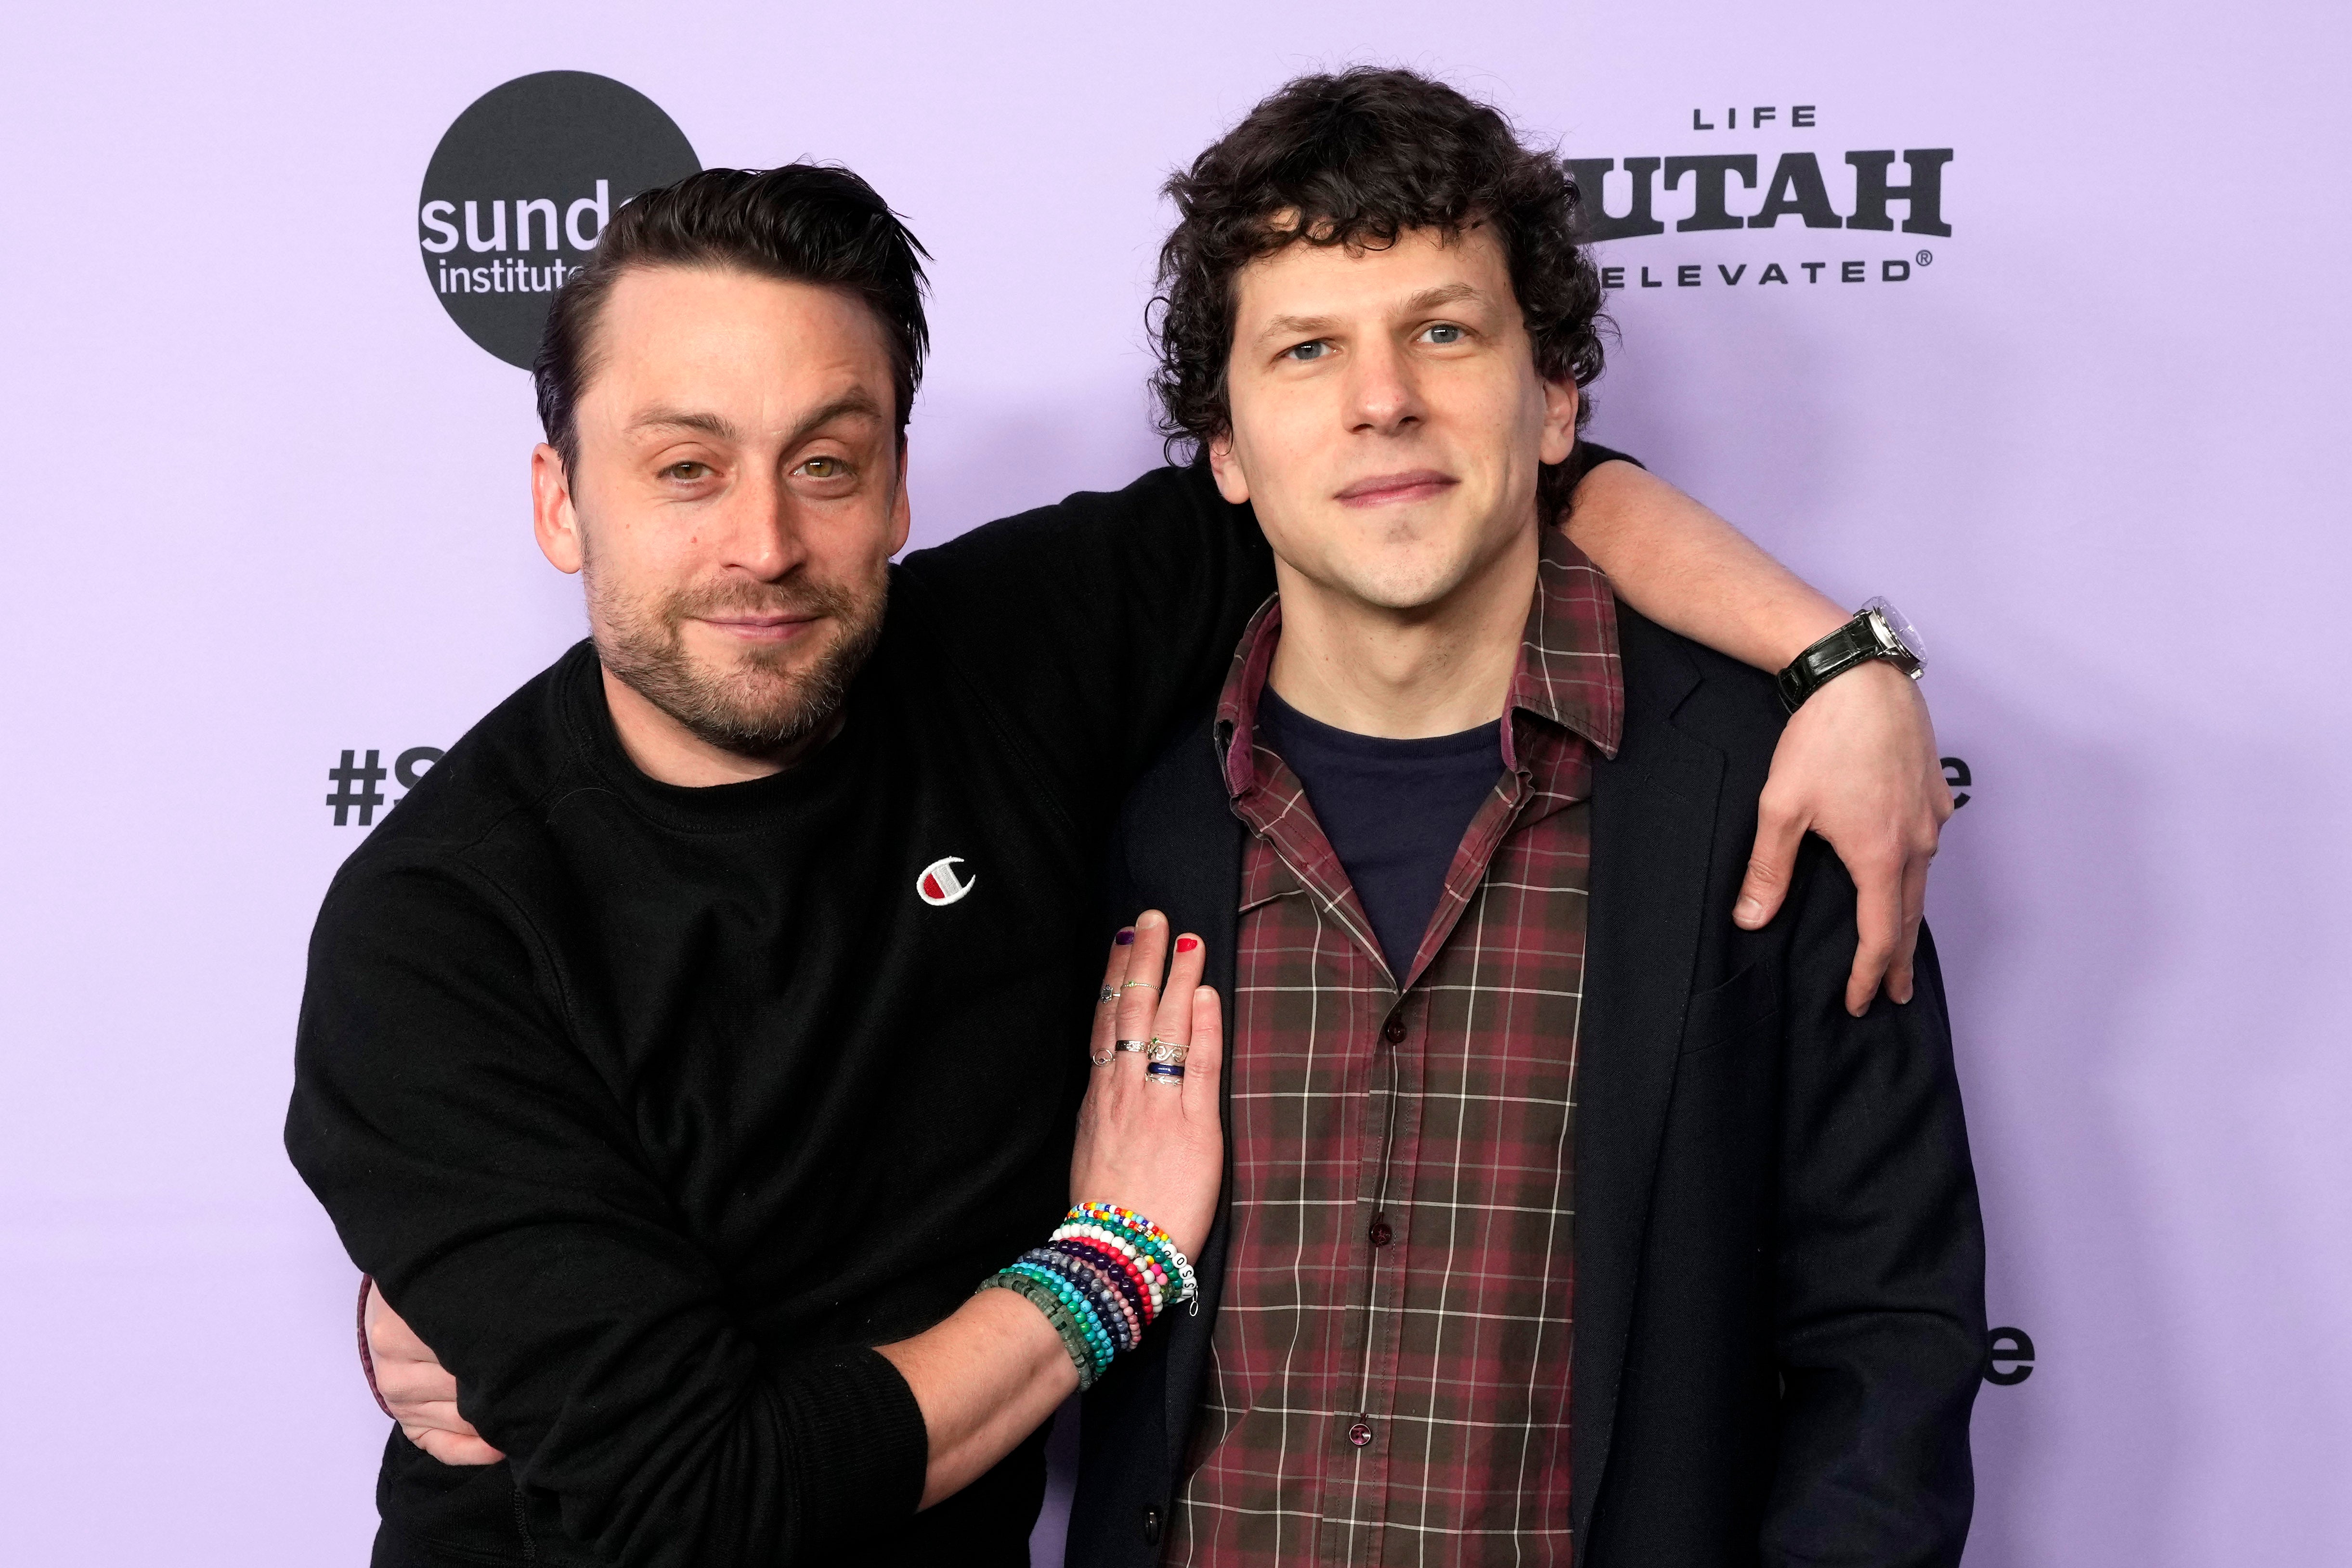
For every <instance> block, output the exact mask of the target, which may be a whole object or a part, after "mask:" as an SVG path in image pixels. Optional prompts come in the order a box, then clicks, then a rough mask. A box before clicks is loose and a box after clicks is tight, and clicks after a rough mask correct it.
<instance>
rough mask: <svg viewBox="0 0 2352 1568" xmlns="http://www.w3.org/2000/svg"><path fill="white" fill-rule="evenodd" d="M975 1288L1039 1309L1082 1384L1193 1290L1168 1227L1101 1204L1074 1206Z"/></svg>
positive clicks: (1196, 1287) (1194, 1294) (1187, 1265)
mask: <svg viewBox="0 0 2352 1568" xmlns="http://www.w3.org/2000/svg"><path fill="white" fill-rule="evenodd" d="M1180 1281H1181V1288H1179V1283H1180ZM980 1288H981V1289H982V1290H983V1291H986V1290H990V1289H996V1290H1005V1291H1013V1292H1014V1293H1015V1294H1016V1295H1019V1296H1021V1297H1022V1298H1023V1299H1024V1300H1025V1301H1029V1302H1030V1303H1032V1304H1033V1305H1034V1306H1035V1307H1036V1308H1037V1310H1038V1311H1039V1312H1044V1313H1045V1320H1046V1322H1050V1323H1051V1324H1053V1326H1054V1332H1055V1334H1057V1335H1059V1336H1060V1338H1061V1341H1062V1348H1063V1349H1065V1350H1066V1351H1067V1352H1069V1355H1070V1360H1071V1361H1072V1362H1073V1363H1074V1364H1076V1367H1077V1369H1078V1386H1079V1387H1080V1388H1082V1389H1083V1388H1091V1387H1093V1386H1094V1385H1095V1381H1096V1380H1097V1378H1099V1377H1101V1376H1102V1375H1103V1373H1104V1371H1105V1370H1107V1369H1108V1367H1109V1365H1110V1364H1111V1360H1112V1358H1113V1357H1114V1356H1116V1355H1118V1354H1119V1353H1120V1352H1122V1351H1129V1350H1133V1349H1134V1348H1135V1347H1136V1346H1137V1345H1139V1344H1140V1343H1142V1342H1143V1332H1144V1330H1146V1329H1148V1328H1150V1326H1151V1324H1152V1322H1154V1320H1156V1319H1157V1318H1158V1317H1159V1316H1160V1312H1162V1311H1163V1310H1164V1309H1165V1308H1166V1307H1167V1305H1168V1303H1169V1302H1170V1301H1196V1299H1197V1298H1198V1296H1199V1294H1200V1284H1199V1281H1196V1280H1195V1279H1194V1278H1193V1275H1192V1264H1191V1262H1189V1261H1188V1260H1186V1259H1185V1257H1184V1254H1183V1253H1181V1252H1180V1251H1178V1250H1177V1249H1176V1243H1175V1241H1174V1240H1173V1239H1171V1237H1170V1236H1169V1234H1168V1232H1166V1231H1165V1230H1162V1229H1161V1228H1160V1227H1159V1226H1157V1225H1154V1224H1153V1223H1152V1222H1151V1221H1150V1220H1149V1219H1146V1218H1144V1217H1143V1216H1141V1215H1139V1214H1138V1213H1136V1212H1135V1211H1134V1210H1133V1209H1131V1208H1121V1207H1118V1205H1116V1204H1108V1203H1082V1204H1079V1205H1077V1206H1076V1207H1073V1208H1072V1209H1071V1210H1070V1211H1069V1213H1068V1214H1067V1215H1066V1216H1065V1217H1064V1218H1063V1221H1062V1223H1061V1224H1060V1225H1059V1226H1057V1227H1056V1228H1055V1231H1054V1234H1053V1236H1052V1237H1051V1239H1048V1240H1047V1241H1046V1243H1045V1246H1043V1247H1033V1248H1031V1249H1029V1250H1028V1251H1026V1252H1024V1253H1023V1254H1022V1255H1021V1256H1020V1257H1019V1258H1018V1259H1016V1260H1013V1264H1012V1265H1011V1266H1010V1267H1009V1268H1006V1269H1003V1270H998V1271H997V1272H996V1273H994V1274H992V1275H990V1276H989V1277H988V1278H987V1279H986V1280H983V1281H981V1286H980ZM1192 1310H1193V1311H1194V1312H1198V1311H1200V1308H1199V1306H1198V1305H1195V1306H1194V1307H1193V1309H1192Z"/></svg>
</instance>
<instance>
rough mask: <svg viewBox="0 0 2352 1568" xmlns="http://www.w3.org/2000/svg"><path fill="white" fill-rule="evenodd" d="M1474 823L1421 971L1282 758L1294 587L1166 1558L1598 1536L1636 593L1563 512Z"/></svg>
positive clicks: (1553, 1546)
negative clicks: (1585, 1074)
mask: <svg viewBox="0 0 2352 1568" xmlns="http://www.w3.org/2000/svg"><path fill="white" fill-rule="evenodd" d="M1542 537H1543V545H1542V560H1541V565H1540V568H1539V573H1540V575H1539V579H1538V589H1537V593H1536V597H1535V603H1534V605H1533V607H1532V608H1531V609H1530V610H1529V612H1528V627H1527V635H1526V640H1525V643H1524V644H1523V646H1522V648H1521V650H1520V655H1519V664H1518V669H1517V673H1516V674H1515V675H1514V676H1513V678H1512V684H1511V691H1510V703H1509V707H1508V710H1507V722H1506V723H1505V725H1504V726H1503V729H1502V746H1503V758H1502V771H1501V775H1500V777H1499V778H1498V779H1496V784H1495V790H1494V793H1493V794H1492V795H1490V796H1489V797H1488V798H1487V800H1486V803H1485V805H1484V806H1482V807H1481V808H1480V809H1479V811H1478V814H1477V816H1476V818H1475V820H1473V821H1472V822H1471V824H1470V827H1469V831H1467V832H1466V833H1465V835H1464V837H1463V840H1462V844H1461V847H1460V848H1459V849H1458V850H1457V851H1455V852H1454V863H1453V866H1452V868H1451V870H1450V871H1449V872H1448V873H1447V875H1446V879H1445V890H1444V894H1443V895H1442V896H1441V897H1440V899H1439V902H1438V906H1437V909H1436V911H1435V912H1434V914H1433V915H1432V916H1431V918H1430V923H1429V927H1428V929H1427V930H1426V931H1425V932H1423V936H1422V939H1421V946H1420V948H1419V950H1418V951H1417V952H1416V953H1415V954H1414V956H1413V959H1412V968H1411V971H1410V972H1409V973H1408V974H1406V975H1405V976H1403V977H1402V979H1403V982H1404V983H1403V986H1402V989H1400V988H1399V985H1398V983H1397V977H1392V976H1391V974H1390V972H1389V968H1388V966H1387V964H1386V962H1385V961H1384V960H1383V959H1382V957H1381V949H1380V945H1379V943H1378V942H1377V941H1376V940H1374V938H1373V936H1372V935H1371V925H1370V922H1369V921H1368V920H1367V919H1366V918H1365V915H1364V911H1363V907H1362V905H1361V904H1360V903H1359V902H1358V900H1357V897H1356V894H1355V892H1354V890H1353V889H1352V888H1350V887H1349V884H1348V876H1347V873H1346V872H1345V870H1343V869H1342V868H1341V866H1340V864H1339V859H1338V857H1337V856H1336V855H1334V854H1333V852H1332V851H1331V847H1330V845H1329V843H1328V841H1326V840H1325V838H1324V834H1323V830H1322V829H1321V828H1320V827H1319V826H1318V824H1317V822H1316V821H1315V814H1314V811H1313V810H1312V809H1311V808H1310V807H1309V805H1308V803H1307V798H1306V795H1305V792H1304V791H1303V790H1302V789H1301V788H1300V786H1299V783H1298V780H1297V779H1296V778H1295V777H1294V776H1293V775H1292V773H1291V771H1290V769H1289V768H1287V767H1286V766H1284V764H1283V761H1282V759H1281V758H1278V757H1276V755H1275V754H1274V753H1273V752H1271V751H1269V750H1266V749H1265V748H1264V747H1259V746H1257V745H1256V744H1255V741H1254V738H1253V735H1252V730H1253V723H1252V721H1253V719H1254V718H1255V715H1256V712H1257V699H1258V693H1259V692H1260V691H1261V690H1263V689H1264V687H1265V676H1266V671H1267V669H1268V667H1269V666H1270V665H1271V664H1272V662H1273V658H1274V650H1275V645H1276V640H1277V639H1278V637H1279V636H1280V634H1281V606H1280V605H1279V604H1278V603H1274V604H1269V605H1268V606H1267V607H1266V608H1265V610H1263V611H1261V612H1259V614H1258V618H1257V620H1256V621H1255V622H1252V624H1251V626H1250V629H1249V631H1248V632H1246V633H1244V636H1243V638H1242V643H1241V647H1240V649H1239V650H1238V652H1237V653H1235V655H1234V668H1233V674H1232V675H1231V677H1230V678H1229V679H1228V680H1227V682H1226V685H1225V692H1224V698H1223V704H1222V705H1221V706H1220V708H1219V718H1220V719H1221V721H1222V722H1223V723H1225V724H1229V725H1231V726H1232V727H1233V730H1232V734H1233V744H1232V747H1231V748H1230V750H1229V751H1228V752H1227V754H1226V757H1225V781H1226V786H1227V788H1228V789H1229V790H1230V791H1231V793H1232V796H1233V800H1234V810H1235V811H1236V812H1238V813H1239V814H1240V816H1241V818H1242V820H1243V821H1244V822H1246V823H1247V824H1248V825H1249V827H1250V829H1251V830H1252V831H1253V834H1254V837H1253V839H1252V841H1251V843H1250V845H1249V848H1248V851H1247V853H1246V856H1245V858H1244V867H1243V875H1242V915H1241V930H1240V949H1239V951H1238V953H1237V954H1236V955H1235V958H1236V962H1237V966H1238V967H1237V968H1236V971H1235V995H1234V1031H1235V1040H1234V1052H1233V1062H1232V1066H1231V1070H1230V1072H1231V1092H1232V1102H1233V1105H1232V1126H1231V1130H1230V1136H1231V1139H1232V1143H1233V1169H1234V1179H1233V1194H1232V1200H1233V1219H1232V1225H1233V1240H1232V1252H1231V1254H1230V1255H1229V1259H1228V1261H1227V1264H1226V1269H1225V1278H1224V1291H1223V1298H1222V1301H1221V1303H1220V1305H1219V1307H1218V1315H1217V1326H1216V1332H1215V1335H1214V1339H1213V1351H1212V1362H1211V1367H1212V1370H1211V1375H1210V1385H1209V1391H1208V1397H1207V1403H1206V1406H1205V1408H1204V1409H1203V1411H1202V1419H1201V1423H1200V1427H1199V1430H1198V1435H1197V1437H1196V1438H1195V1442H1194V1448H1193V1450H1192V1455H1191V1458H1190V1464H1189V1469H1190V1475H1189V1478H1188V1479H1187V1480H1186V1482H1185V1485H1184V1489H1183V1493H1182V1505H1181V1507H1180V1508H1179V1509H1178V1511H1177V1517H1176V1519H1175V1521H1173V1522H1174V1526H1175V1528H1174V1529H1173V1531H1171V1536H1170V1542H1169V1545H1168V1547H1167V1549H1166V1552H1165V1561H1166V1562H1167V1563H1171V1564H1214V1565H1217V1568H1258V1565H1266V1568H1272V1565H1274V1564H1281V1565H1282V1568H1296V1565H1297V1564H1301V1563H1332V1564H1357V1563H1366V1564H1370V1563H1389V1564H1394V1563H1562V1564H1565V1563H1568V1562H1569V1561H1570V1532H1569V1522H1568V1507H1569V1504H1568V1408H1569V1406H1568V1391H1569V1360H1570V1357H1569V1343H1570V1342H1569V1329H1570V1300H1571V1296H1572V1294H1573V1287H1574V1279H1573V1274H1574V1264H1573V1252H1572V1250H1571V1248H1570V1236H1571V1227H1572V1226H1573V1223H1574V1219H1575V1203H1574V1193H1573V1191H1572V1185H1573V1177H1574V1168H1575V1167H1574V1158H1573V1145H1572V1143H1571V1136H1572V1131H1573V1118H1574V1108H1575V1082H1576V1041H1577V1022H1578V1018H1579V1014H1580V1002H1581V997H1582V991H1583V978H1584V913H1585V892H1586V872H1587V868H1588V865H1589V862H1590V854H1591V823H1590V812H1591V808H1590V797H1591V770H1592V753H1593V749H1594V748H1595V747H1598V748H1599V749H1600V750H1601V752H1603V753H1605V754H1609V755H1614V753H1615V751H1616V748H1617V743H1618V737H1619V733H1620V730H1621V727H1622V716H1623V689H1622V682H1621V679H1620V674H1619V670H1618V664H1617V622H1616V609H1615V603H1614V601H1613V600H1612V597H1611V595H1610V591H1609V587H1608V584H1607V581H1606V580H1605V579H1603V578H1602V577H1601V573H1600V572H1599V571H1598V570H1596V569H1595V568H1594V567H1593V566H1592V564H1591V562H1589V561H1588V560H1586V559H1584V557H1583V556H1582V555H1581V554H1580V553H1579V552H1578V550H1577V549H1576V548H1575V547H1574V546H1573V545H1571V544H1570V543H1569V542H1568V539H1567V538H1566V536H1565V535H1563V534H1561V533H1560V532H1559V530H1558V529H1554V528H1546V529H1544V530H1543V536H1542Z"/></svg>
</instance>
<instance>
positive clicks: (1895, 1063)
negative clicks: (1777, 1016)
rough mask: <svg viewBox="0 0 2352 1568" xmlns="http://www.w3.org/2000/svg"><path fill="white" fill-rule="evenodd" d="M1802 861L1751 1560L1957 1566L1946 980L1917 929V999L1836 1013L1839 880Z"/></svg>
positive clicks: (1963, 1493) (1968, 1395) (1960, 1147)
mask: <svg viewBox="0 0 2352 1568" xmlns="http://www.w3.org/2000/svg"><path fill="white" fill-rule="evenodd" d="M1806 853H1807V855H1808V856H1809V858H1810V862H1811V863H1810V864H1809V865H1808V866H1807V867H1806V868H1805V873H1804V875H1803V877H1802V879H1801V884H1800V885H1801V894H1800V898H1799V901H1798V903H1797V906H1796V908H1795V909H1794V911H1793V915H1794V919H1795V921H1796V925H1795V929H1794V932H1793V934H1792V946H1791V948H1790V959H1789V961H1788V965H1787V967H1786V970H1785V971H1784V974H1785V978H1786V982H1787V984H1786V989H1785V993H1784V996H1783V998H1782V1000H1783V1006H1784V1008H1785V1009H1786V1010H1785V1013H1784V1019H1783V1029H1784V1030H1785V1031H1786V1032H1785V1035H1784V1041H1785V1045H1786V1048H1787V1049H1786V1056H1785V1058H1784V1061H1785V1069H1784V1074H1785V1075H1784V1079H1783V1085H1784V1087H1783V1093H1784V1103H1783V1106H1782V1112H1783V1114H1782V1117H1781V1139H1782V1144H1781V1148H1780V1170H1781V1179H1780V1194H1779V1198H1780V1203H1779V1209H1780V1247H1779V1251H1778V1270H1777V1278H1776V1280H1775V1281H1774V1284H1775V1300H1776V1303H1777V1307H1776V1313H1775V1324H1774V1335H1775V1349H1776V1353H1777V1359H1778V1361H1779V1364H1780V1374H1781V1384H1782V1393H1781V1400H1780V1467H1779V1470H1778V1473H1777V1475H1776V1476H1775V1477H1774V1481H1773V1487H1772V1491H1771V1495H1770V1499H1769V1506H1768V1511H1767V1514H1766V1519H1765V1526H1764V1531H1763V1535H1762V1545H1763V1558H1764V1561H1765V1562H1767V1563H1776V1564H1777V1563H1786V1564H1790V1565H1791V1568H1794V1565H1796V1564H1804V1565H1806V1568H1823V1565H1827V1564H1853V1568H1863V1565H1864V1564H1868V1565H1870V1568H1896V1565H1898V1564H1931V1563H1932V1564H1948V1563H1958V1562H1959V1560H1960V1551H1961V1547H1962V1545H1963V1543H1964V1542H1965V1541H1966V1539H1967V1535H1968V1527H1969V1514H1970V1511H1971V1510H1972V1508H1973V1506H1974V1500H1975V1481H1974V1476H1973V1472H1972V1469H1971V1465H1970V1459H1969V1411H1970V1407H1971V1406H1972V1405H1973V1404H1974V1402H1975V1398H1976V1391H1977V1388H1978V1385H1979V1381H1980V1378H1981V1375H1982V1370H1983V1365H1984V1343H1985V1340H1984V1335H1985V1323H1984V1228H1983V1221H1982V1218H1981V1217H1980V1215H1979V1210H1978V1205H1977V1188H1976V1176H1975V1173H1974V1169H1973V1167H1972V1166H1971V1164H1970V1162H1969V1143H1968V1129H1967V1126H1966V1124H1965V1123H1964V1121H1963V1119H1962V1115H1961V1110H1960V1094H1959V1085H1958V1080H1957V1078H1956V1077H1955V1075H1954V1072H1953V1066H1952V1043H1951V1028H1950V1021H1949V1016H1948V1010H1947V1008H1946V1005H1945V997H1944V987H1943V977H1942V973H1941V971H1940V970H1939V968H1938V967H1937V962H1936V949H1935V942H1934V939H1933V937H1932V936H1929V934H1928V933H1927V930H1926V929H1925V928H1924V927H1923V928H1922V929H1921V931H1920V934H1919V950H1918V958H1917V965H1916V975H1917V989H1916V995H1915V997H1914V998H1913V1000H1912V1001H1911V1002H1910V1003H1909V1004H1907V1005H1906V1006H1902V1007H1897V1006H1895V1005H1894V1004H1892V1003H1890V1002H1888V1001H1887V1000H1885V998H1879V999H1878V1000H1877V1001H1874V1003H1872V1005H1871V1008H1870V1010H1869V1011H1868V1012H1867V1013H1866V1014H1865V1015H1864V1016H1863V1017H1862V1018H1860V1019H1855V1018H1853V1017H1851V1016H1850V1015H1848V1014H1847V1012H1846V1010H1845V1007H1844V1003H1843V994H1844V987H1845V977H1846V973H1847V967H1848V965H1849V963H1850V962H1851V960H1852V956H1853V918H1854V895H1853V883H1852V882H1851V881H1850V880H1849V879H1848V877H1847V875H1846V873H1845V869H1844V868H1843V866H1842V865H1840V864H1839V862H1838V861H1837V858H1836V856H1835V855H1833V854H1832V853H1831V852H1829V849H1828V846H1826V845H1825V844H1823V843H1822V841H1819V840H1817V839H1816V840H1810V841H1808V843H1807V849H1806Z"/></svg>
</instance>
